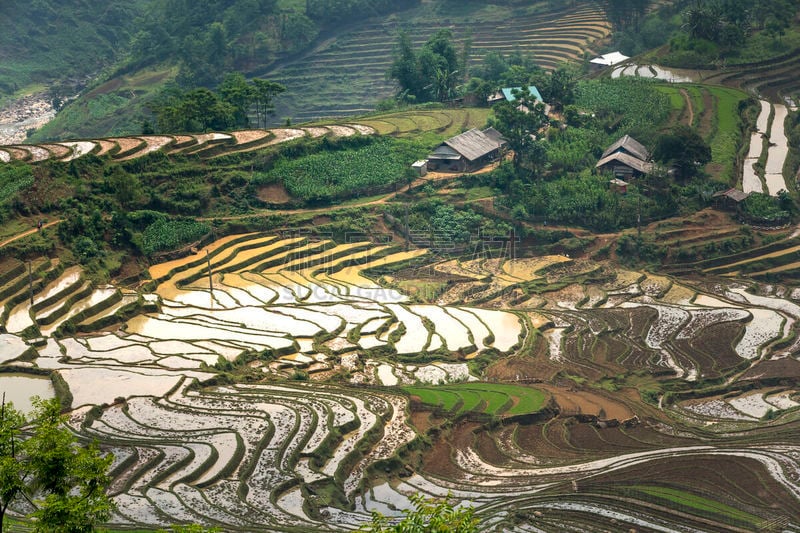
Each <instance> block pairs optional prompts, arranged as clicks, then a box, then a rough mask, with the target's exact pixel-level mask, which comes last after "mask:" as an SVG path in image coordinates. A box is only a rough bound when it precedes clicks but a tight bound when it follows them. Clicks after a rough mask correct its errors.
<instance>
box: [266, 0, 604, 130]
mask: <svg viewBox="0 0 800 533" xmlns="http://www.w3.org/2000/svg"><path fill="white" fill-rule="evenodd" d="M423 9H424V6H423ZM409 16H412V18H413V13H411V14H410V15H409ZM420 17H424V23H413V24H408V25H407V30H408V32H409V37H410V40H411V42H412V44H413V46H414V48H418V47H420V46H421V45H422V44H424V43H425V41H427V40H428V38H429V37H431V36H432V35H433V34H434V33H435V32H436V31H437V30H439V29H442V28H449V29H450V30H452V32H453V37H454V43H455V45H456V47H457V48H460V47H461V44H462V42H463V40H464V39H465V38H466V36H467V35H469V36H470V39H471V54H470V60H469V61H470V64H471V65H475V64H477V63H479V62H480V61H481V59H482V58H483V56H484V55H485V54H486V53H487V52H497V53H501V54H504V55H509V54H511V53H515V52H521V53H522V54H529V55H532V56H533V59H534V61H535V62H536V63H537V64H539V65H541V66H543V67H545V68H548V69H549V68H555V66H556V65H558V64H559V63H560V62H563V61H570V60H575V59H578V58H580V57H581V56H582V54H583V52H584V51H585V50H587V49H589V48H590V47H591V46H592V44H593V43H594V42H595V41H597V40H600V39H602V38H604V37H606V36H607V35H608V34H609V32H610V24H609V23H608V21H607V20H606V17H605V13H604V12H603V11H602V9H601V8H600V6H599V5H597V4H593V3H586V2H578V3H574V4H571V5H569V6H565V7H560V8H559V11H558V12H556V11H547V12H543V13H538V14H531V15H522V16H513V17H512V16H506V17H503V19H502V20H498V21H476V20H471V21H462V20H460V19H457V18H453V17H447V16H446V18H447V20H443V19H442V16H441V15H432V14H427V13H426V14H423V15H420ZM401 24H402V23H400V22H398V21H397V20H396V19H394V18H393V19H391V20H386V21H378V22H374V23H372V24H364V25H361V26H359V28H357V29H353V30H351V31H350V32H349V33H347V34H345V35H341V36H339V37H337V39H336V40H335V41H334V42H325V43H323V44H321V45H320V46H319V47H317V48H316V49H314V50H312V51H310V52H309V53H308V54H306V55H305V56H303V57H302V58H299V59H298V60H297V61H295V62H293V63H289V64H287V65H281V66H280V67H279V68H276V69H273V70H269V71H267V72H263V73H261V72H260V73H258V75H259V76H264V77H268V78H269V79H274V80H275V81H279V82H280V83H283V84H284V85H286V87H287V91H286V95H284V96H283V97H282V98H281V99H280V101H279V102H277V103H276V114H275V117H276V120H280V121H283V120H285V118H286V117H291V118H292V120H293V121H294V122H304V121H308V120H319V119H321V118H327V117H342V116H348V115H358V114H364V113H366V112H368V111H370V110H372V109H373V108H374V106H375V104H376V103H377V102H378V101H380V100H381V99H383V98H387V97H389V96H392V95H393V93H394V92H395V90H396V88H395V86H394V84H393V82H391V81H390V80H387V79H386V76H385V75H386V72H387V71H388V70H389V67H390V65H391V62H392V49H393V46H394V44H395V43H396V41H397V39H396V36H397V33H398V31H399V30H400V25H401ZM309 84H311V85H313V86H315V87H316V90H315V91H314V94H313V95H309V94H308V91H307V90H306V89H307V87H308V86H309Z"/></svg>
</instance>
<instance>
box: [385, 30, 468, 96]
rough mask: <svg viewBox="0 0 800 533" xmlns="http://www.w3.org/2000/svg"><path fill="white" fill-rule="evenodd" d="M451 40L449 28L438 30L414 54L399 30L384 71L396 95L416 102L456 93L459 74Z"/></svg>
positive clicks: (408, 42)
mask: <svg viewBox="0 0 800 533" xmlns="http://www.w3.org/2000/svg"><path fill="white" fill-rule="evenodd" d="M452 39H453V34H452V33H451V32H450V30H447V29H442V30H439V31H437V32H436V33H435V34H433V36H432V37H431V38H430V39H428V42H426V43H425V45H423V47H422V48H421V49H420V50H419V52H416V53H415V52H414V50H413V49H412V48H411V41H410V39H409V37H408V34H406V33H405V32H401V33H400V35H399V36H398V42H397V47H396V48H395V52H394V60H393V61H392V65H391V67H389V72H388V74H387V75H388V76H389V78H390V79H393V80H395V81H397V84H398V86H399V91H398V94H399V95H403V96H404V97H405V98H406V99H408V96H412V97H413V99H415V100H420V101H429V100H439V101H445V100H449V99H452V98H453V97H454V96H455V95H456V89H457V86H458V82H459V81H460V80H461V79H462V75H461V73H460V67H461V65H460V61H459V53H458V51H457V50H456V47H455V46H454V45H453V40H452Z"/></svg>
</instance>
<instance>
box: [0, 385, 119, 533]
mask: <svg viewBox="0 0 800 533" xmlns="http://www.w3.org/2000/svg"><path fill="white" fill-rule="evenodd" d="M34 406H35V409H34V412H33V415H32V416H31V418H30V420H29V419H28V418H27V417H26V416H25V415H23V414H22V413H20V412H19V411H17V410H16V409H14V406H13V405H12V404H11V403H8V404H6V403H5V402H3V405H2V407H1V408H0V530H3V520H4V518H5V515H6V511H7V510H8V509H9V507H10V506H12V505H13V504H15V503H16V502H20V503H22V502H24V504H25V507H32V508H33V511H32V512H31V513H30V516H31V517H32V518H34V519H35V522H34V531H36V532H54V531H58V532H61V533H86V532H90V531H94V530H95V526H97V525H99V524H101V523H103V522H105V521H106V520H108V519H109V517H110V516H111V511H112V509H113V504H112V502H111V500H110V499H109V497H108V496H107V495H106V492H105V489H106V486H107V485H108V482H109V478H108V474H107V471H108V468H109V466H110V465H111V462H112V461H113V459H114V457H113V456H112V455H110V454H106V455H103V454H102V453H101V452H100V450H99V449H98V447H97V445H96V444H93V443H92V444H89V445H87V446H82V445H79V444H78V442H77V441H76V439H75V436H74V435H73V434H72V433H71V432H70V431H69V429H67V428H66V427H65V426H64V424H63V422H64V419H63V417H62V416H61V413H60V404H59V402H58V400H56V399H54V400H40V399H38V398H36V399H34ZM22 508H24V507H22Z"/></svg>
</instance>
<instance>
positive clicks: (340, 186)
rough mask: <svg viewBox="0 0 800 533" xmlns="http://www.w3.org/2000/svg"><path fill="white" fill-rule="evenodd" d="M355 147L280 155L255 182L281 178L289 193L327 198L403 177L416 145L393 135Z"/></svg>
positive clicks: (416, 153)
mask: <svg viewBox="0 0 800 533" xmlns="http://www.w3.org/2000/svg"><path fill="white" fill-rule="evenodd" d="M364 142H365V144H364V145H363V146H359V147H356V148H348V147H338V146H335V147H328V148H327V149H323V150H322V151H319V152H317V153H313V154H311V155H308V156H305V157H301V158H298V159H282V160H280V161H279V162H278V163H277V164H276V165H275V166H274V167H273V168H272V169H271V170H270V171H268V172H261V173H256V174H255V176H254V177H253V183H254V184H255V185H261V184H267V183H274V182H276V181H282V182H283V183H284V185H285V186H286V189H287V191H289V194H290V195H291V196H292V197H294V198H298V199H301V200H304V201H312V202H314V201H329V200H332V199H335V198H341V197H345V196H351V195H352V194H353V193H355V192H359V191H362V192H367V193H368V194H369V191H371V190H372V191H373V192H372V194H374V193H375V192H378V191H376V190H375V189H377V188H381V187H386V186H390V185H392V184H395V183H398V182H401V181H402V180H404V179H405V176H406V170H407V169H408V168H409V166H410V165H411V163H412V162H413V161H414V160H415V159H417V158H418V157H419V156H420V155H422V154H420V151H419V148H417V147H416V146H415V145H412V144H409V143H408V142H405V141H400V140H396V139H374V140H373V139H369V140H368V139H364Z"/></svg>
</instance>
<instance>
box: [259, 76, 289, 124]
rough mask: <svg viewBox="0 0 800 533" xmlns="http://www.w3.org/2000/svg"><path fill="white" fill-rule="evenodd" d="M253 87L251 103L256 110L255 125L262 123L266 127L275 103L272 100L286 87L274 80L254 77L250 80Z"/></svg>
mask: <svg viewBox="0 0 800 533" xmlns="http://www.w3.org/2000/svg"><path fill="white" fill-rule="evenodd" d="M252 87H253V93H252V94H253V103H254V104H255V110H256V125H257V126H260V125H261V124H262V121H263V124H264V127H265V128H266V127H267V119H268V118H269V116H270V115H271V114H272V113H274V110H275V105H274V104H273V103H272V101H273V100H274V99H275V97H276V96H277V95H279V94H281V93H282V92H284V91H286V87H284V86H283V85H281V84H280V83H276V82H274V81H269V80H262V79H259V78H255V79H253V80H252Z"/></svg>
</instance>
